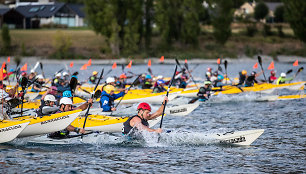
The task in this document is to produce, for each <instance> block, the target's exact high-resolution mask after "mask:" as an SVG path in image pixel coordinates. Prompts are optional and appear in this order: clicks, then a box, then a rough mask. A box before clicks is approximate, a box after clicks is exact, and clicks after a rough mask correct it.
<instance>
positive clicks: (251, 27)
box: [246, 23, 257, 37]
mask: <svg viewBox="0 0 306 174" xmlns="http://www.w3.org/2000/svg"><path fill="white" fill-rule="evenodd" d="M256 32H257V27H256V24H255V23H254V24H250V25H247V27H246V35H247V36H249V37H253V36H254V35H255V34H256Z"/></svg>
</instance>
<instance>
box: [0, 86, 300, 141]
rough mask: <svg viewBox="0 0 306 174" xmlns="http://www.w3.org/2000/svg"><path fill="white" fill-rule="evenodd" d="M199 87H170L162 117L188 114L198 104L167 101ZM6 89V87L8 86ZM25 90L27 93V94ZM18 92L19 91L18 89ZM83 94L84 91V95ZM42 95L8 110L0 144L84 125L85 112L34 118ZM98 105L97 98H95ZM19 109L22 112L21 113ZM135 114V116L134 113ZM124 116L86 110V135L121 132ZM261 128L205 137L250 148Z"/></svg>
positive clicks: (219, 91)
mask: <svg viewBox="0 0 306 174" xmlns="http://www.w3.org/2000/svg"><path fill="white" fill-rule="evenodd" d="M305 84H306V81H302V82H294V83H287V84H280V85H276V84H270V83H262V84H255V85H254V86H252V87H238V86H235V85H226V86H223V87H222V88H219V87H218V88H213V91H214V92H213V93H212V96H218V95H236V94H241V93H263V94H272V93H273V92H274V91H275V90H280V89H287V90H295V91H296V90H300V91H304V90H305ZM200 86H202V84H194V83H193V84H191V85H189V86H187V88H184V89H183V88H176V87H171V88H170V89H169V95H168V100H169V104H170V106H167V108H166V109H165V113H166V115H173V116H185V115H189V114H190V113H191V112H192V111H194V110H195V109H196V108H197V107H199V105H200V102H199V101H196V102H192V103H189V104H179V105H171V101H173V100H174V99H176V98H180V97H181V98H183V97H185V98H197V94H198V92H199V87H200ZM7 88H10V86H9V85H8V86H7ZM30 88H31V87H29V88H28V91H30ZM101 88H102V85H100V86H98V88H95V85H90V84H83V85H82V87H81V88H77V90H76V92H75V94H76V96H75V97H74V98H73V102H74V105H80V104H82V103H84V102H86V99H88V98H90V96H91V94H92V93H94V92H96V91H94V89H101ZM20 90H21V89H20ZM84 91H87V92H84ZM43 94H44V92H27V93H26V95H25V100H24V102H23V104H21V105H19V106H17V107H16V108H14V109H12V113H13V114H12V115H10V117H11V118H12V119H11V120H2V121H0V143H5V142H9V141H12V140H14V139H15V138H22V137H32V136H41V135H45V134H48V133H52V132H56V131H60V130H63V129H65V128H66V127H67V126H68V125H72V126H74V127H83V124H84V122H85V116H84V115H85V111H81V110H74V111H69V112H63V113H57V114H51V115H47V116H42V117H37V116H35V109H38V107H39V106H40V104H41V101H40V98H41V95H43ZM166 94H167V92H162V93H153V91H152V89H131V90H129V91H128V93H127V94H126V95H124V97H122V98H118V99H117V100H116V101H115V103H116V102H117V103H118V102H119V101H120V102H121V104H127V105H129V104H135V103H140V102H147V103H150V104H159V105H160V104H161V101H163V98H164V97H165V96H166ZM305 97H306V95H305V94H304V93H302V92H301V93H300V95H286V96H278V95H269V96H265V97H262V98H259V99H258V101H276V100H292V99H301V98H305ZM96 102H99V98H97V99H96ZM21 108H22V110H21ZM21 112H22V115H21ZM134 114H135V113H134ZM129 116H131V115H128V114H127V113H124V112H123V113H122V112H118V111H114V112H111V113H110V112H103V111H102V109H100V108H93V109H91V110H90V112H89V115H88V117H87V118H86V127H85V130H86V131H88V132H94V131H99V132H109V133H116V132H121V131H122V128H123V123H124V122H125V121H126V120H127V119H128V118H129ZM160 120H161V117H158V118H156V119H154V120H150V121H149V125H150V127H153V126H154V125H156V124H157V123H158V122H160ZM263 132H264V130H263V129H258V130H248V131H238V132H226V133H219V134H218V133H215V134H207V137H209V138H212V139H216V140H218V142H221V143H230V144H236V145H250V144H251V143H252V142H253V141H255V140H256V139H257V138H258V137H259V136H260V135H261V134H262V133H263ZM38 140H39V142H47V141H48V142H55V143H60V142H63V141H65V142H66V141H68V140H62V141H60V140H58V141H57V140H50V139H48V138H46V137H45V136H43V137H40V138H38Z"/></svg>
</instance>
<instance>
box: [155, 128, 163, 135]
mask: <svg viewBox="0 0 306 174" xmlns="http://www.w3.org/2000/svg"><path fill="white" fill-rule="evenodd" d="M155 132H156V133H159V134H160V133H162V132H163V130H162V129H161V128H158V129H155Z"/></svg>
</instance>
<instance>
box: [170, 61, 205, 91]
mask: <svg viewBox="0 0 306 174" xmlns="http://www.w3.org/2000/svg"><path fill="white" fill-rule="evenodd" d="M175 62H176V64H177V65H178V66H179V67H180V68H181V70H183V68H182V67H181V64H180V62H179V61H178V60H177V59H175ZM186 65H187V64H186V63H185V67H186V70H187V72H188V74H189V76H190V78H191V80H192V81H193V83H194V84H195V85H196V87H197V89H199V87H198V85H197V84H196V82H195V81H194V79H193V77H192V75H191V73H190V71H189V69H188V65H187V66H186ZM175 72H176V71H175ZM175 72H174V74H175Z"/></svg>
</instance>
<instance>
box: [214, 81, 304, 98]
mask: <svg viewBox="0 0 306 174" xmlns="http://www.w3.org/2000/svg"><path fill="white" fill-rule="evenodd" d="M305 83H306V82H305V81H302V82H295V83H288V84H280V85H276V84H270V83H264V84H260V85H254V86H253V87H242V88H241V89H242V90H243V91H241V90H240V89H239V88H237V87H235V88H231V89H228V90H224V91H217V92H215V94H214V95H218V94H220V93H221V94H237V93H241V92H263V91H267V92H266V93H270V92H273V90H274V89H289V90H300V89H301V87H303V86H304V84H305ZM272 89H273V90H272Z"/></svg>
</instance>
